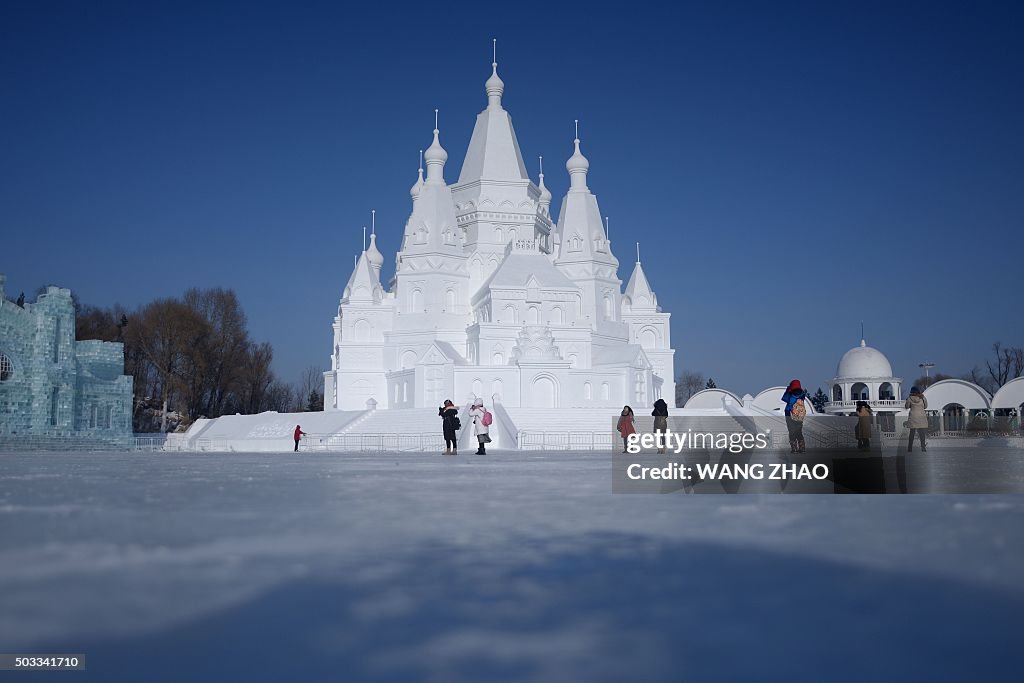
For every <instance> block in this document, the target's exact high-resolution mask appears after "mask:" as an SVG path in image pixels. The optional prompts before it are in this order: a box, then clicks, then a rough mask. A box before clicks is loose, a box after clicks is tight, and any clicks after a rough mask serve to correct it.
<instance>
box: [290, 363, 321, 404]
mask: <svg viewBox="0 0 1024 683" xmlns="http://www.w3.org/2000/svg"><path fill="white" fill-rule="evenodd" d="M295 401H296V404H297V405H296V409H297V410H300V411H307V412H313V411H318V410H323V409H324V371H323V368H321V367H320V366H318V365H310V366H309V367H307V368H306V369H305V370H304V371H303V373H302V377H301V378H300V379H299V383H298V384H297V385H296V387H295Z"/></svg>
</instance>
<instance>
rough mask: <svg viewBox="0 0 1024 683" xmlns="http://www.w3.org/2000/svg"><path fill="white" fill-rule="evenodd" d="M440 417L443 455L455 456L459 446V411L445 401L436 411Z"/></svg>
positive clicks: (449, 402)
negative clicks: (442, 433) (442, 434)
mask: <svg viewBox="0 0 1024 683" xmlns="http://www.w3.org/2000/svg"><path fill="white" fill-rule="evenodd" d="M437 414H438V415H439V416H440V417H441V430H442V431H443V432H444V454H445V455H456V454H457V449H458V446H459V442H458V438H459V435H458V431H459V411H458V409H456V407H455V404H454V403H452V402H451V400H447V399H446V400H445V402H444V405H443V406H441V407H440V408H438V409H437Z"/></svg>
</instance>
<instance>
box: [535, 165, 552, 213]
mask: <svg viewBox="0 0 1024 683" xmlns="http://www.w3.org/2000/svg"><path fill="white" fill-rule="evenodd" d="M538 159H539V160H540V180H539V182H538V183H537V187H538V189H540V199H539V203H540V208H541V209H543V211H544V213H547V212H548V211H549V210H550V207H551V190H549V189H548V188H547V186H546V185H544V157H538Z"/></svg>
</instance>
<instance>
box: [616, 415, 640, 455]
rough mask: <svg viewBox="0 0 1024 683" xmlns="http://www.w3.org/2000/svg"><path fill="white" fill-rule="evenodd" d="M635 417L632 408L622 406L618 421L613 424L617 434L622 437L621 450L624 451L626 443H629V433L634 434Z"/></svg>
mask: <svg viewBox="0 0 1024 683" xmlns="http://www.w3.org/2000/svg"><path fill="white" fill-rule="evenodd" d="M635 422H636V419H635V418H634V417H633V409H632V408H630V407H629V406H622V413H620V414H619V421H618V422H617V423H616V424H615V429H616V430H618V432H619V436H621V437H622V452H623V453H625V452H627V451H626V444H627V443H629V435H630V434H636V426H635V424H634V423H635Z"/></svg>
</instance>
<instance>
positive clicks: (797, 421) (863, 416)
mask: <svg viewBox="0 0 1024 683" xmlns="http://www.w3.org/2000/svg"><path fill="white" fill-rule="evenodd" d="M808 400H809V398H808V395H807V391H806V390H805V389H804V388H803V386H801V384H800V380H798V379H794V380H793V381H791V382H790V383H789V386H787V387H786V390H785V391H784V392H783V394H782V402H783V403H785V404H786V407H785V411H784V412H785V416H786V429H787V431H788V432H789V450H790V453H804V452H806V451H807V441H806V440H805V439H804V420H805V419H806V418H807V401H808ZM904 406H905V407H906V409H907V410H908V411H910V415H909V418H908V420H907V427H908V428H909V429H910V440H909V443H908V444H907V452H908V453H909V452H913V450H914V437H915V436H916V437H917V438H918V439H919V440H920V442H921V450H922V451H927V450H928V449H927V447H926V445H925V434H926V433H927V431H928V415H927V413H925V411H926V410H927V409H928V400H927V399H926V398H925V397H924V394H923V393H921V390H920V389H919V388H918V387H913V388H912V389H911V390H910V397H909V398H908V399H907V401H906V403H905V404H904ZM651 415H653V416H654V432H655V433H656V434H663V433H664V432H665V430H666V429H667V428H668V406H667V405H666V404H665V401H664V400H663V399H660V398H659V399H658V400H657V401H655V402H654V411H653V412H652V413H651ZM873 415H874V411H873V410H871V406H870V405H869V404H868V402H867V401H857V425H856V427H854V432H855V436H856V437H857V448H858V449H859V450H863V451H867V450H871V422H872V417H873ZM635 422H636V419H635V416H634V414H633V409H632V408H630V407H629V406H623V408H622V412H621V413H620V415H619V421H618V423H617V424H616V426H615V428H616V429H617V430H618V432H619V436H621V437H622V452H623V453H625V452H626V445H627V443H628V441H629V436H630V434H635V433H636V425H635ZM658 443H659V445H660V447H659V448H658V452H659V453H664V452H665V448H664V442H663V441H661V440H659V441H658Z"/></svg>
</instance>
